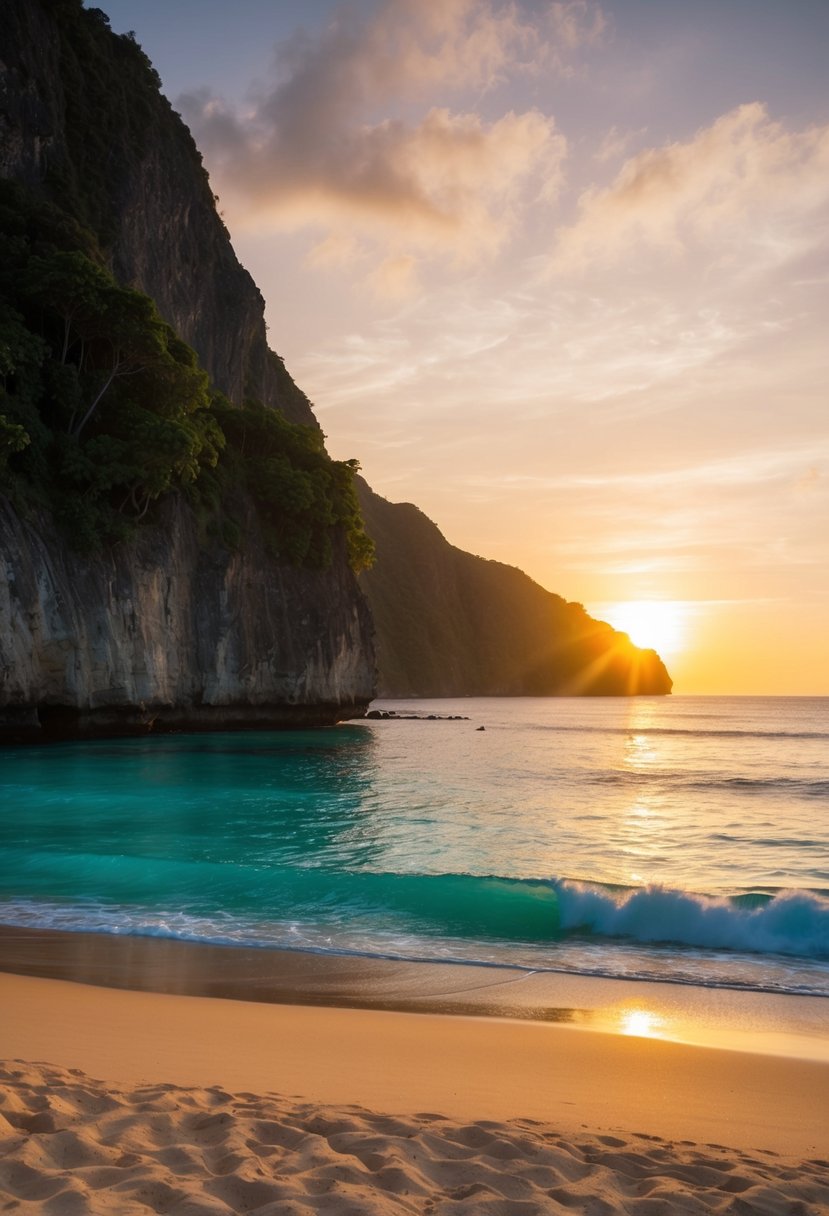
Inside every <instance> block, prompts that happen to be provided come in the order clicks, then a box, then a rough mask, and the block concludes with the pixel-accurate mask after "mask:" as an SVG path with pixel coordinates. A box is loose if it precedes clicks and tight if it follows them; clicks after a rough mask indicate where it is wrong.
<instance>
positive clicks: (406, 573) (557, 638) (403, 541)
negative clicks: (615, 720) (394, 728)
mask: <svg viewBox="0 0 829 1216" xmlns="http://www.w3.org/2000/svg"><path fill="white" fill-rule="evenodd" d="M358 491H359V496H360V505H361V507H362V511H363V515H364V518H365V520H366V526H367V528H368V531H369V534H370V535H371V537H372V539H373V540H374V542H375V545H376V548H377V559H376V562H375V565H374V566H373V568H372V569H371V570H367V571H366V572H365V573H364V574H362V575H361V580H362V582H363V586H364V587H365V590H366V594H367V595H368V599H369V602H370V604H371V609H372V612H373V614H374V619H375V623H376V627H377V664H378V669H379V677H378V678H379V694H380V695H381V696H390V697H417V696H419V697H458V696H567V695H569V696H575V695H578V696H585V695H587V696H596V695H605V696H608V695H609V696H629V695H631V694H635V693H639V694H642V693H646V694H647V693H650V694H663V693H669V692H670V691H671V683H672V682H671V678H670V676H669V675H668V673H667V671H666V670H665V666H664V664H663V663H662V660H661V659H660V658H659V656H658V655H657V654H656V653H655V652H654V651H653V650H640V649H639V648H637V647H635V646H633V645H631V643H630V641H629V639H628V638H627V635H626V634H621V633H618V632H616V631H615V630H614V629H612V628H611V627H610V625H607V624H605V623H604V622H602V621H596V620H593V618H592V617H590V616H588V614H587V613H586V612H585V610H584V608H583V607H582V606H581V604H574V603H568V602H567V601H566V600H564V599H562V598H561V596H558V595H554V594H552V593H551V592H549V591H545V590H544V588H543V587H540V586H539V585H538V583H535V582H533V580H532V579H531V578H529V577H528V576H527V575H526V574H524V573H523V572H522V571H521V570H517V569H515V567H513V566H506V565H503V564H502V563H501V562H494V561H486V560H484V559H483V558H481V557H475V556H473V554H471V553H465V552H463V550H461V549H457V548H455V546H454V545H450V544H449V542H448V541H447V540H446V539H445V538H444V537H443V536H442V534H441V533H440V531H439V530H438V528H437V527H436V526H435V524H433V523H432V521H431V520H430V519H428V518H427V517H426V516H425V515H424V514H423V512H422V511H419V510H418V508H417V507H415V506H413V505H412V504H411V503H391V502H387V501H386V500H385V499H384V498H381V497H380V496H379V495H377V494H375V493H373V492H372V491H371V490H370V489H369V487H368V486H367V485H366V484H365V482H362V481H358Z"/></svg>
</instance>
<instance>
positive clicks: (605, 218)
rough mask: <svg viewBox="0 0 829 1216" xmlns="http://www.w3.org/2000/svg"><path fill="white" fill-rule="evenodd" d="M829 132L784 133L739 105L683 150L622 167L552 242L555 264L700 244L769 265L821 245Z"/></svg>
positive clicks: (659, 151) (675, 147)
mask: <svg viewBox="0 0 829 1216" xmlns="http://www.w3.org/2000/svg"><path fill="white" fill-rule="evenodd" d="M827 204H829V126H815V127H810V128H808V129H807V130H805V131H800V132H798V131H788V130H786V129H785V128H784V127H783V126H782V125H781V124H780V123H778V122H774V121H772V119H771V118H770V117H769V115H768V112H767V110H766V108H765V106H763V105H761V104H760V103H757V102H755V103H751V104H748V105H742V106H739V107H737V108H736V109H734V110H732V111H730V112H729V113H727V114H724V115H723V116H722V117H720V118H718V119H717V121H716V122H714V123H713V124H712V125H711V126H709V127H706V128H704V129H703V130H701V131H699V132H697V134H696V135H695V136H694V137H693V139H691V140H689V141H687V142H685V143H671V144H667V145H666V146H664V147H662V148H651V149H647V150H645V151H643V152H640V153H639V154H638V155H636V156H634V157H632V158H631V159H629V160H627V161H626V162H625V164H624V165H623V167H622V169H621V170H620V172H619V174H618V175H617V177H616V179H615V181H613V182H612V184H611V185H610V186H608V187H606V188H604V189H598V188H591V189H589V190H587V191H585V193H584V194H583V195H582V196H581V199H580V200H579V210H578V215H577V217H576V220H575V222H574V223H573V224H572V225H571V226H569V227H567V228H564V229H562V230H561V231H560V232H559V234H558V238H557V248H556V254H555V261H556V264H557V266H558V267H559V268H560V267H562V266H579V265H589V264H591V263H594V262H597V261H598V262H602V261H607V260H608V259H613V258H621V257H622V256H623V255H625V254H629V255H634V256H635V255H638V254H640V253H641V251H642V249H643V247H644V248H648V247H650V248H656V249H659V250H660V251H662V252H663V253H665V252H667V253H669V254H673V255H678V254H681V253H683V252H684V251H686V250H688V249H692V248H694V247H697V246H699V245H700V244H701V243H705V242H709V243H710V242H712V241H714V242H716V243H718V244H720V245H723V244H726V243H728V244H730V245H731V246H732V247H734V248H740V249H745V248H747V247H749V246H753V247H754V249H755V252H757V253H759V254H760V255H761V256H763V257H764V258H765V260H767V261H770V262H775V261H778V262H782V261H787V260H789V259H791V258H794V257H797V256H799V255H802V254H803V253H805V252H807V251H808V250H809V249H810V248H811V247H812V245H813V244H815V243H817V241H819V240H821V239H825V237H826V232H827V222H826V221H827V217H826V208H827Z"/></svg>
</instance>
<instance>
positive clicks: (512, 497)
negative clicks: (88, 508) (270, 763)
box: [103, 0, 829, 694]
mask: <svg viewBox="0 0 829 1216" xmlns="http://www.w3.org/2000/svg"><path fill="white" fill-rule="evenodd" d="M103 7H104V9H105V11H107V13H108V14H109V15H110V17H111V19H112V25H113V28H114V29H115V30H116V31H119V32H121V31H123V30H126V29H134V30H135V32H136V35H137V37H138V40H139V41H140V42H141V44H142V45H143V46H144V49H145V50H146V51H147V53H148V54H149V55H150V57H151V58H152V60H153V62H154V63H155V65H156V67H157V68H158V70H159V72H160V74H161V77H162V80H163V83H164V88H165V91H166V93H167V95H168V96H169V97H170V98H171V100H172V101H173V103H174V105H175V106H176V108H177V109H178V110H180V112H181V113H182V114H183V116H184V118H185V120H186V121H187V122H188V124H189V125H190V126H191V129H192V130H193V132H194V135H195V137H196V140H197V142H198V144H199V146H200V148H201V149H202V151H203V153H204V157H205V164H206V166H207V168H208V170H209V172H210V176H211V181H212V183H213V188H214V190H215V191H216V192H217V193H218V195H219V196H220V200H221V201H220V208H221V210H222V211H223V213H224V217H225V222H226V223H227V225H228V227H229V229H230V231H231V235H232V237H233V241H234V245H235V247H236V250H237V253H238V255H239V257H240V259H241V260H242V262H243V263H244V264H245V265H246V266H247V268H248V269H249V270H250V272H251V273H252V275H253V277H254V278H255V280H256V281H257V283H258V284H259V286H260V288H261V289H262V292H263V294H264V296H265V299H266V301H267V317H268V321H269V324H270V336H271V342H272V345H273V346H274V348H275V349H276V350H277V351H278V352H279V354H281V355H282V356H283V357H284V358H285V361H286V364H287V366H288V368H289V370H290V371H291V372H292V374H293V375H294V377H295V379H296V380H297V381H298V383H299V384H300V386H301V387H302V388H303V389H304V390H305V391H306V392H307V393H308V395H309V397H310V398H311V400H312V402H313V404H314V407H315V410H316V413H317V417H318V418H319V419H320V421H321V423H322V426H323V429H324V430H325V432H326V434H327V435H328V441H329V449H330V450H331V452H332V454H333V455H334V456H337V457H351V456H356V457H357V458H358V459H359V460H360V461H361V463H362V465H363V468H364V471H365V474H366V477H367V478H368V480H369V482H370V483H371V484H372V486H373V487H374V489H375V490H377V491H378V492H379V493H380V494H383V495H384V496H385V497H387V498H390V499H392V500H394V501H413V502H416V503H417V505H418V506H420V507H421V508H422V509H423V510H424V511H425V512H426V513H427V514H428V515H429V516H430V517H431V518H433V519H434V520H435V522H436V523H438V525H439V526H440V527H441V530H442V531H443V532H444V534H445V535H446V536H447V538H448V539H449V540H450V541H452V542H453V543H454V544H457V545H459V546H460V547H462V548H464V549H468V550H470V551H472V552H473V553H480V554H481V555H483V556H485V557H491V558H497V559H498V560H500V561H504V562H508V563H509V564H511V565H517V566H520V567H521V568H522V569H524V570H526V571H527V573H528V574H530V575H531V576H532V577H533V578H535V579H536V580H537V581H538V582H540V583H541V584H543V585H544V586H545V587H547V588H549V589H550V590H552V591H556V592H558V593H559V594H561V595H564V596H566V597H567V598H568V599H571V600H579V601H581V602H582V603H584V604H585V606H586V607H587V608H588V610H590V611H591V612H593V613H594V614H595V615H598V616H601V617H603V618H604V619H609V620H611V621H612V622H613V623H614V624H618V625H620V626H621V627H626V628H630V630H631V632H632V633H633V634H634V640H636V641H641V640H647V639H643V638H641V637H637V636H635V634H636V622H637V621H638V624H639V625H640V626H643V627H644V626H647V625H648V624H649V623H650V626H651V631H652V634H653V644H655V645H657V648H660V647H661V649H662V653H663V657H665V659H666V661H667V662H668V666H669V668H670V670H671V672H672V674H673V676H674V681H675V684H674V689H675V692H678V693H708V692H711V693H729V692H734V693H788V694H826V693H829V400H828V399H827V397H828V391H827V383H829V376H828V375H827V372H828V371H829V337H828V336H827V335H828V331H829V290H827V285H829V89H827V86H826V83H825V64H826V61H827V53H829V4H826V3H825V0H789V2H788V3H785V4H784V3H782V0H781V2H780V3H776V2H774V0H727V2H726V3H723V2H722V0H695V3H692V4H691V3H687V2H681V0H660V2H659V3H654V2H653V0H615V2H608V3H594V2H593V0H562V2H560V3H551V2H549V0H515V2H505V0H352V2H351V3H349V4H347V5H339V4H336V3H334V2H332V0H304V2H303V3H302V4H299V3H293V2H292V0H284V2H279V0H276V2H274V0H236V3H234V4H233V5H227V4H225V3H224V2H221V3H220V2H219V0H198V2H197V0H175V2H174V3H172V4H171V3H169V2H168V0H110V2H109V3H106V2H104V4H103ZM631 601H632V602H635V603H638V604H641V603H643V602H644V603H645V604H646V605H647V603H648V602H650V601H657V602H659V603H662V604H664V605H666V607H665V608H664V609H663V610H662V611H661V614H660V612H658V611H655V610H654V609H653V608H648V607H647V606H646V607H644V608H642V609H640V610H639V612H638V617H636V614H633V615H631V613H630V612H628V614H627V616H626V617H625V615H624V611H623V610H622V609H621V608H620V605H622V604H625V603H628V602H631Z"/></svg>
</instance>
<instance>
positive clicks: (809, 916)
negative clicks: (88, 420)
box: [555, 880, 829, 958]
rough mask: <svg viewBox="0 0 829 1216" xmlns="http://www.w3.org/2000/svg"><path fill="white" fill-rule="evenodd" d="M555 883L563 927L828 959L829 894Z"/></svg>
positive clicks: (604, 934) (638, 938) (568, 930)
mask: <svg viewBox="0 0 829 1216" xmlns="http://www.w3.org/2000/svg"><path fill="white" fill-rule="evenodd" d="M555 886H556V891H557V894H558V900H559V918H560V925H561V928H562V929H563V930H564V931H565V933H585V932H586V933H591V934H598V935H601V936H602V937H624V938H629V939H633V940H634V941H638V942H650V943H654V944H656V943H659V942H666V943H667V942H672V943H678V944H680V945H684V946H698V947H702V948H705V949H709V950H712V949H713V950H744V951H750V952H752V953H760V954H769V953H773V954H790V955H796V956H799V957H801V958H829V899H824V898H823V897H822V896H820V895H817V894H814V893H812V892H808V891H782V892H780V893H779V894H778V895H774V896H736V897H733V898H727V897H721V898H718V897H715V896H708V895H695V894H692V893H691V892H688V891H677V890H673V889H671V888H670V887H664V886H660V885H653V886H647V887H639V888H636V889H634V890H629V889H628V890H622V891H614V890H612V889H609V888H603V887H598V886H591V885H589V884H587V883H578V882H572V881H569V880H563V881H560V882H557V883H556V884H555Z"/></svg>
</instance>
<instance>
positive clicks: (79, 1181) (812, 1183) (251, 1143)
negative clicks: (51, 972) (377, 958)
mask: <svg viewBox="0 0 829 1216" xmlns="http://www.w3.org/2000/svg"><path fill="white" fill-rule="evenodd" d="M0 1196H2V1198H3V1199H4V1201H5V1202H4V1203H3V1205H2V1207H3V1208H4V1209H5V1210H8V1211H14V1212H15V1213H19V1214H20V1216H27V1214H28V1213H44V1212H48V1213H55V1214H56V1216H61V1214H63V1213H66V1214H69V1213H73V1214H74V1213H90V1214H92V1213H117V1214H119V1216H120V1214H121V1213H123V1214H124V1216H130V1214H132V1213H136V1214H137V1213H149V1212H164V1213H169V1214H170V1216H220V1214H225V1213H237V1212H250V1213H258V1214H259V1216H299V1214H300V1213H312V1212H313V1213H329V1214H330V1216H371V1214H373V1213H377V1216H380V1214H386V1216H391V1214H392V1213H430V1214H432V1216H449V1214H450V1213H462V1212H467V1213H479V1212H480V1213H492V1214H493V1216H494V1214H496V1213H497V1214H499V1216H532V1214H534V1213H538V1214H539V1216H540V1214H542V1213H543V1214H549V1213H555V1212H569V1213H572V1212H574V1211H575V1212H582V1213H593V1214H599V1213H608V1214H612V1213H617V1212H618V1213H633V1214H640V1213H641V1216H656V1214H658V1213H664V1214H665V1216H669V1214H673V1213H688V1214H689V1216H690V1214H692V1213H710V1212H722V1213H769V1214H771V1213H781V1214H783V1213H786V1214H787V1216H796V1214H798V1216H807V1214H811V1213H821V1212H829V1162H826V1161H822V1160H811V1161H805V1162H797V1163H795V1162H793V1161H792V1160H790V1159H787V1158H784V1157H780V1156H778V1155H777V1154H776V1153H773V1152H769V1151H766V1152H744V1151H743V1152H736V1151H730V1150H727V1149H724V1148H721V1147H718V1146H714V1145H707V1146H698V1145H695V1144H693V1143H690V1142H687V1141H686V1142H681V1143H671V1142H669V1141H667V1140H664V1139H662V1138H661V1137H659V1136H654V1135H645V1134H642V1133H639V1134H631V1135H628V1136H624V1137H622V1136H617V1135H588V1134H578V1135H573V1134H568V1135H566V1136H565V1135H563V1134H561V1133H560V1132H558V1131H557V1130H556V1129H555V1128H554V1127H552V1126H549V1125H547V1124H545V1123H542V1122H539V1121H536V1120H530V1119H513V1120H505V1121H497V1120H477V1121H474V1122H466V1121H461V1120H457V1119H450V1118H444V1117H443V1116H441V1115H440V1114H435V1113H420V1114H413V1115H410V1116H405V1117H404V1116H400V1115H383V1114H377V1113H375V1112H372V1111H369V1110H366V1109H363V1108H361V1107H358V1106H325V1105H318V1104H316V1103H307V1102H297V1101H290V1100H287V1099H285V1098H283V1097H279V1096H277V1095H273V1094H267V1095H258V1094H252V1093H247V1092H243V1093H231V1092H228V1091H226V1090H224V1089H222V1088H220V1087H218V1086H213V1087H210V1088H206V1089H202V1088H185V1087H177V1086H174V1085H169V1084H145V1085H138V1086H123V1085H114V1084H112V1083H106V1084H105V1083H103V1082H101V1081H95V1080H92V1079H90V1078H89V1077H87V1076H86V1075H85V1074H84V1073H82V1072H81V1071H80V1070H79V1069H74V1068H73V1069H66V1068H57V1067H52V1066H49V1065H45V1064H38V1065H35V1064H23V1063H19V1062H14V1063H9V1064H6V1065H5V1066H2V1067H0Z"/></svg>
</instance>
